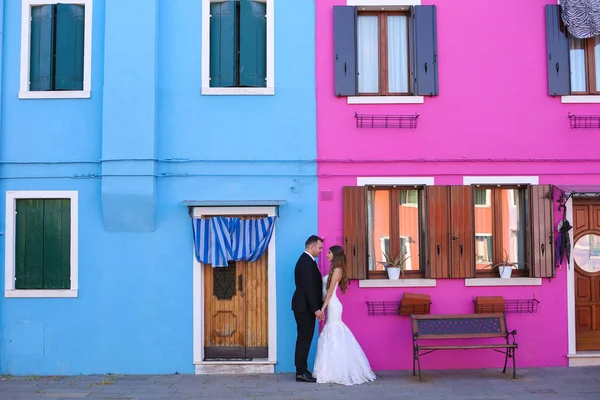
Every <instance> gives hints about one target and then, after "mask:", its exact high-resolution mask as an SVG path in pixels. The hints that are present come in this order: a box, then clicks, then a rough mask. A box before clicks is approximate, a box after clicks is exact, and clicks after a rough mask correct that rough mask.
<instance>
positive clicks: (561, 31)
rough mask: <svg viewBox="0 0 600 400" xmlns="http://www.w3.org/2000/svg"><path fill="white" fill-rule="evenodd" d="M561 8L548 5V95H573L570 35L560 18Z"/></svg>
mask: <svg viewBox="0 0 600 400" xmlns="http://www.w3.org/2000/svg"><path fill="white" fill-rule="evenodd" d="M560 12H561V9H560V6H558V5H550V4H548V5H546V48H547V52H548V53H547V60H548V94H549V95H550V96H563V95H569V94H571V71H570V61H569V57H570V56H569V54H570V51H569V33H568V32H567V28H565V25H564V24H563V22H562V19H561V17H560Z"/></svg>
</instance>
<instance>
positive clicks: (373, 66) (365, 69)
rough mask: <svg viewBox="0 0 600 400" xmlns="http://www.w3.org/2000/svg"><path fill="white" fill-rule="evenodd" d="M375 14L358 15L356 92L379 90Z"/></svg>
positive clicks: (377, 35)
mask: <svg viewBox="0 0 600 400" xmlns="http://www.w3.org/2000/svg"><path fill="white" fill-rule="evenodd" d="M377 25H378V24H377V16H376V15H359V16H358V26H357V35H358V92H359V93H378V92H379V30H378V26H377Z"/></svg>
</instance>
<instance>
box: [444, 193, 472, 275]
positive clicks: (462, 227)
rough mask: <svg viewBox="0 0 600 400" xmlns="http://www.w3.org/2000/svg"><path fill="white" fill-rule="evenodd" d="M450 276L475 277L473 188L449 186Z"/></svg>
mask: <svg viewBox="0 0 600 400" xmlns="http://www.w3.org/2000/svg"><path fill="white" fill-rule="evenodd" d="M450 204H451V212H452V214H451V218H450V255H451V256H450V260H451V261H450V265H451V271H450V275H451V276H452V278H474V277H475V221H474V212H475V211H474V210H475V205H474V197H473V188H472V187H471V186H469V185H467V186H450Z"/></svg>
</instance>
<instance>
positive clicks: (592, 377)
mask: <svg viewBox="0 0 600 400" xmlns="http://www.w3.org/2000/svg"><path fill="white" fill-rule="evenodd" d="M510 376H511V375H510V374H507V375H502V374H501V373H500V371H499V370H497V369H494V370H491V369H481V370H453V371H424V381H423V382H419V381H418V380H417V379H416V378H415V377H413V376H412V374H411V373H410V372H406V371H393V372H377V380H376V381H375V382H373V383H370V384H363V385H359V386H352V387H346V386H338V385H329V384H315V383H297V382H296V381H295V378H294V374H270V375H135V376H133V375H91V376H87V375H84V376H66V377H38V376H28V377H11V376H3V377H1V378H0V379H1V380H0V400H36V399H77V398H83V399H88V400H98V399H140V400H157V399H182V400H183V399H189V400H193V399H285V400H295V399H298V400H312V399H328V400H331V399H333V400H335V399H340V400H341V399H344V400H359V399H377V400H380V399H381V400H386V399H394V400H409V399H432V400H437V399H448V400H476V399H487V400H500V399H540V400H541V399H560V400H574V399H581V400H599V399H600V367H580V368H544V369H521V370H520V371H519V377H518V378H517V379H516V380H513V379H511V378H510Z"/></svg>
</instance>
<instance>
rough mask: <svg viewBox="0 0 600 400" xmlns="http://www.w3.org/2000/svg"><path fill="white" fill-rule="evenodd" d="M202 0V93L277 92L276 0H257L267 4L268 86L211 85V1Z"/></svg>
mask: <svg viewBox="0 0 600 400" xmlns="http://www.w3.org/2000/svg"><path fill="white" fill-rule="evenodd" d="M215 1H218V0H202V94H203V95H274V94H275V21H274V19H275V18H274V15H275V9H274V0H255V1H261V2H263V3H266V5H267V15H266V18H267V86H266V87H252V88H249V87H227V88H222V87H210V3H211V2H215Z"/></svg>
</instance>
